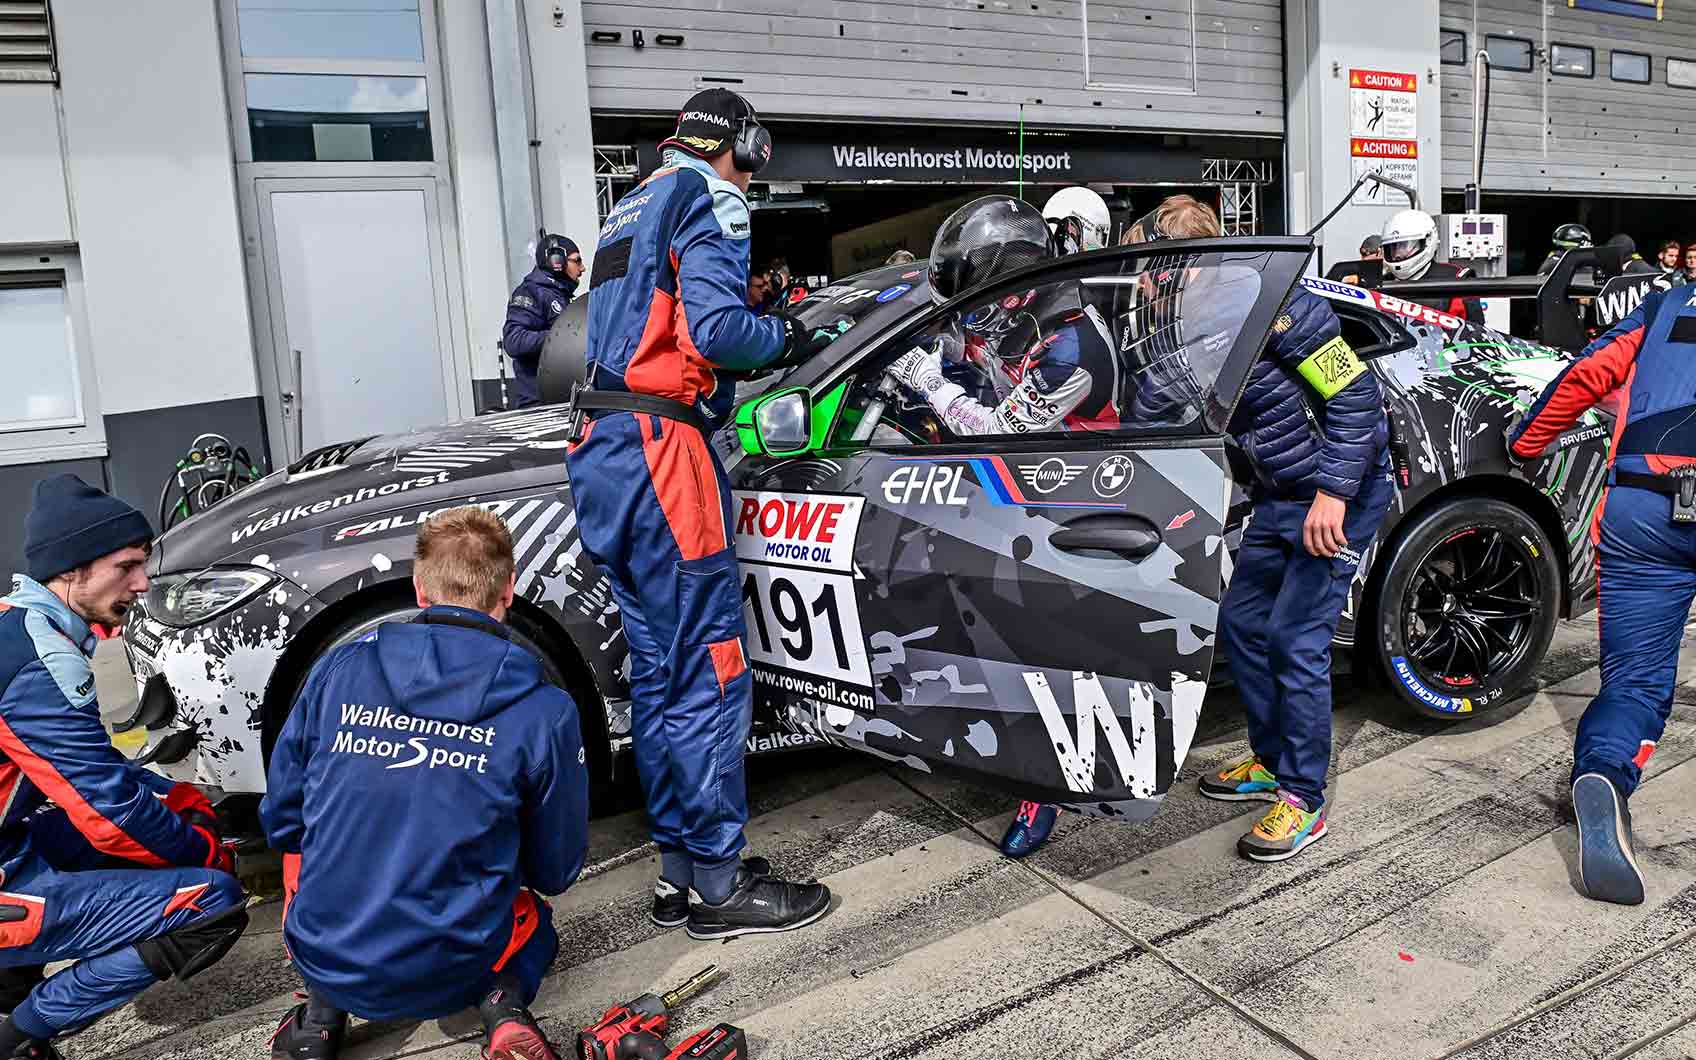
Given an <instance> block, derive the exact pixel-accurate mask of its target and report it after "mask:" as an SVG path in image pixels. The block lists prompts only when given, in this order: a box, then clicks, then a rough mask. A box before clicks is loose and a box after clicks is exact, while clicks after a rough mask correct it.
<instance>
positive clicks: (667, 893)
mask: <svg viewBox="0 0 1696 1060" xmlns="http://www.w3.org/2000/svg"><path fill="white" fill-rule="evenodd" d="M742 867H743V868H745V869H747V870H748V871H749V872H751V873H753V874H754V875H756V876H770V875H771V862H769V861H767V860H766V859H765V858H762V857H752V858H745V859H744V860H743V862H742ZM648 919H649V920H652V921H653V922H654V924H655V925H656V926H658V927H662V928H674V927H682V926H683V925H684V924H687V923H688V922H689V891H688V890H687V889H686V888H683V887H679V886H678V885H677V884H675V883H672V882H671V881H670V880H668V879H666V878H665V877H664V876H661V877H660V878H659V879H657V880H655V881H654V908H653V910H652V911H651V912H649V913H648Z"/></svg>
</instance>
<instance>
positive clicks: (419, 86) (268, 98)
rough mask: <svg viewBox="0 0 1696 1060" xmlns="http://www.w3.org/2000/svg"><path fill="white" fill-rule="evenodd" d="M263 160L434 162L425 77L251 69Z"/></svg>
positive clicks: (258, 153) (253, 120)
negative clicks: (261, 72) (255, 71)
mask: <svg viewBox="0 0 1696 1060" xmlns="http://www.w3.org/2000/svg"><path fill="white" fill-rule="evenodd" d="M245 80H246V82H247V125H248V130H249V132H251V133H252V136H253V160H254V161H255V162H428V161H430V159H431V147H430V106H429V101H428V98H427V97H426V94H425V89H424V79H423V78H422V77H364V76H353V75H344V74H248V75H247V76H246V78H245Z"/></svg>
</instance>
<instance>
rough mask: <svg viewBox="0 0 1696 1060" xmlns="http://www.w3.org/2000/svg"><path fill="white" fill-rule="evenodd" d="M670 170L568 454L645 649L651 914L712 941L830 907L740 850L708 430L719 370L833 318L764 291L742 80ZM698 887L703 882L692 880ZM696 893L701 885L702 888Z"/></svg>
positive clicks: (705, 107)
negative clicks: (653, 855) (759, 287)
mask: <svg viewBox="0 0 1696 1060" xmlns="http://www.w3.org/2000/svg"><path fill="white" fill-rule="evenodd" d="M660 147H661V149H662V150H663V151H664V156H663V158H662V159H661V163H660V166H661V168H660V169H658V170H656V171H655V172H654V174H653V175H652V176H650V177H649V178H648V179H647V180H645V181H643V182H642V183H641V184H639V185H637V186H636V188H634V189H633V190H631V192H630V193H629V194H627V195H625V197H624V198H623V199H621V200H619V203H618V205H617V206H615V207H613V209H612V212H611V213H610V214H609V215H608V216H607V222H606V224H605V225H604V226H602V228H601V237H600V243H599V244H598V245H597V247H596V249H595V272H594V276H593V278H592V279H591V281H590V289H591V290H592V291H593V292H594V293H593V295H592V298H591V301H590V303H589V342H588V347H589V348H588V361H589V367H588V372H589V378H588V381H587V382H588V385H589V386H590V387H592V388H593V389H590V390H587V391H584V392H581V393H580V394H579V395H578V397H577V399H576V408H577V409H578V410H580V411H584V412H586V413H587V414H588V416H589V417H590V419H591V421H592V422H589V423H588V424H587V428H586V429H585V430H584V431H583V433H582V435H581V439H580V440H579V441H576V442H574V444H573V445H572V448H571V449H570V450H569V451H568V452H567V454H566V466H567V469H568V471H569V474H570V479H571V490H572V496H573V499H574V501H575V503H576V506H577V526H578V531H579V533H580V534H581V536H582V540H583V543H584V545H585V547H586V548H587V549H588V551H589V555H590V557H591V558H592V559H593V560H594V561H595V564H596V565H597V566H599V567H600V568H601V569H602V570H603V571H605V572H606V575H607V579H608V581H609V583H610V584H611V586H612V592H613V597H614V599H615V600H617V602H618V607H619V611H620V613H621V614H622V615H623V620H624V633H625V636H626V638H627V639H628V640H629V644H630V691H631V699H632V714H631V724H632V731H633V737H634V743H635V753H636V765H637V772H638V773H639V775H640V776H641V779H642V789H643V792H644V794H645V795H646V797H647V804H648V822H649V827H650V828H651V829H652V832H653V837H654V843H655V845H656V846H657V847H659V850H660V879H659V880H658V881H657V883H656V884H655V891H654V908H653V913H652V917H653V920H654V922H655V923H657V924H660V925H661V926H664V927H676V926H678V925H680V924H684V923H687V924H688V930H689V934H690V935H691V936H692V937H694V938H698V939H711V938H729V937H732V936H736V935H742V934H746V933H749V932H768V931H787V930H789V929H791V928H797V927H801V926H802V925H804V924H810V923H812V922H813V921H815V920H817V919H818V918H819V917H821V916H823V915H824V914H825V913H826V912H827V911H828V910H829V909H830V891H829V890H828V889H827V888H826V887H824V886H823V885H821V884H817V883H811V884H794V883H788V882H786V881H784V880H781V879H778V878H776V877H774V876H771V875H769V874H768V869H769V866H767V865H766V864H765V862H764V860H763V859H758V858H750V859H748V862H747V863H744V862H743V861H742V860H741V857H740V852H741V850H742V848H743V846H744V843H745V841H744V838H743V835H742V829H743V826H744V825H746V824H747V821H748V788H747V779H746V777H745V775H744V773H743V769H742V758H743V754H744V752H745V750H746V744H747V739H748V732H749V728H750V727H751V725H752V723H753V684H752V681H753V678H752V675H751V674H749V673H748V665H747V660H746V658H745V656H744V654H743V650H742V635H743V633H744V628H743V619H742V593H741V581H740V579H739V577H738V574H737V568H736V553H735V551H734V550H733V549H732V548H731V541H730V534H729V530H730V484H729V481H728V480H727V479H726V478H725V474H724V468H723V466H722V465H721V464H720V463H719V458H718V455H717V454H716V453H714V451H713V449H712V447H711V446H709V445H708V444H707V437H708V434H709V433H710V431H711V430H712V428H713V426H715V425H718V424H722V423H723V422H724V420H725V419H726V417H727V416H728V415H729V412H730V407H731V404H732V402H733V400H734V390H735V388H734V385H733V384H731V383H730V382H729V381H728V380H726V379H724V378H723V377H722V376H721V375H720V370H721V369H730V370H733V371H748V370H754V369H761V368H771V367H773V366H778V365H782V364H785V363H796V362H798V360H800V359H803V358H804V357H806V356H808V355H810V354H811V353H812V352H815V350H816V349H817V348H822V346H823V344H824V343H826V342H828V341H829V340H830V339H833V338H835V337H836V335H837V333H836V332H830V333H828V334H814V335H812V336H806V335H803V334H800V333H798V332H797V328H796V325H795V323H794V321H793V319H792V318H790V317H789V316H788V315H787V308H786V307H784V306H778V307H776V308H775V309H773V310H772V312H770V313H768V314H766V315H764V316H757V315H755V313H754V311H753V310H752V309H751V308H750V307H749V305H748V289H747V277H748V234H749V214H748V200H747V197H746V191H747V187H748V181H749V179H750V178H751V177H752V176H753V174H754V173H755V172H757V171H758V170H759V169H760V167H761V166H763V165H765V163H766V162H767V161H768V160H769V159H770V158H771V135H770V134H769V133H768V132H766V130H765V129H764V128H763V127H762V126H761V125H760V124H759V121H758V120H757V119H756V118H755V115H754V108H753V107H752V106H750V105H749V103H748V101H747V100H745V99H743V98H742V97H741V96H739V95H737V94H736V93H734V92H731V91H729V90H728V89H723V88H713V89H707V90H706V91H704V92H697V93H696V94H695V95H693V96H691V97H690V98H689V102H688V103H686V104H685V105H684V107H683V110H682V111H681V112H680V113H679V114H678V116H677V131H676V133H675V134H674V135H673V136H671V137H670V138H669V139H667V140H666V141H665V142H664V143H662V144H661V145H660ZM691 892H692V893H691ZM685 895H688V897H687V898H685Z"/></svg>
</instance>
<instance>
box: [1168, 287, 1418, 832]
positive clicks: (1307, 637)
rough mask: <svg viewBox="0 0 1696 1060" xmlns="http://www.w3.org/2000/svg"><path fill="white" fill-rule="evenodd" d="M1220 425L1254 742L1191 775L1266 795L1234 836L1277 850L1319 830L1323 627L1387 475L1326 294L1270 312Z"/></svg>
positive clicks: (1234, 795) (1230, 789) (1222, 793)
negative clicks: (1237, 537) (1236, 530)
mask: <svg viewBox="0 0 1696 1060" xmlns="http://www.w3.org/2000/svg"><path fill="white" fill-rule="evenodd" d="M1386 257H1387V255H1386ZM1230 433H1231V435H1232V437H1233V439H1234V441H1235V443H1236V445H1237V447H1238V448H1239V449H1240V450H1241V451H1242V453H1243V454H1244V455H1246V457H1247V461H1248V464H1249V466H1250V467H1251V468H1252V475H1253V481H1252V482H1251V483H1249V484H1248V487H1249V492H1250V494H1251V495H1252V496H1253V497H1254V511H1253V513H1252V515H1251V516H1250V519H1249V523H1248V526H1247V528H1246V529H1245V530H1244V531H1243V538H1242V545H1241V547H1240V548H1239V549H1238V551H1237V557H1236V568H1235V571H1234V573H1233V574H1232V576H1231V584H1230V587H1229V589H1228V590H1227V592H1226V594H1225V598H1224V600H1223V602H1222V603H1221V605H1220V614H1219V645H1220V648H1221V649H1222V650H1223V651H1224V652H1225V656H1226V660H1227V662H1228V663H1229V664H1230V667H1231V674H1232V676H1233V677H1234V678H1235V680H1236V682H1237V689H1238V691H1239V692H1240V693H1241V695H1242V700H1243V708H1244V711H1245V713H1246V714H1247V715H1248V731H1249V747H1250V751H1251V753H1250V754H1249V755H1248V756H1247V757H1246V758H1244V759H1242V760H1241V761H1238V762H1235V763H1232V764H1231V765H1228V766H1226V767H1225V768H1224V769H1221V770H1219V771H1218V772H1216V773H1211V774H1208V775H1206V776H1203V777H1202V778H1201V783H1200V786H1201V793H1202V794H1203V795H1206V796H1207V797H1209V798H1213V799H1221V800H1226V801H1243V800H1266V801H1270V802H1271V803H1272V808H1271V809H1270V810H1269V811H1267V813H1266V814H1265V816H1263V817H1262V818H1261V819H1260V820H1259V822H1258V823H1256V824H1255V826H1254V827H1253V829H1251V830H1250V831H1249V833H1248V834H1247V835H1245V836H1243V837H1242V838H1241V839H1240V840H1238V841H1237V850H1238V852H1239V853H1241V854H1242V855H1243V856H1244V857H1246V858H1249V859H1251V860H1254V861H1283V860H1285V859H1287V858H1291V857H1294V856H1295V855H1296V854H1298V853H1299V852H1301V851H1302V850H1304V849H1306V848H1307V846H1308V845H1309V844H1311V843H1313V842H1314V841H1316V840H1318V839H1320V838H1321V837H1323V836H1324V835H1325V830H1326V810H1325V771H1326V768H1327V767H1328V766H1329V764H1330V761H1331V638H1332V637H1333V636H1335V635H1336V632H1337V623H1338V621H1339V619H1340V618H1341V615H1342V608H1343V605H1344V603H1346V602H1347V600H1348V593H1349V586H1350V584H1351V583H1352V582H1353V581H1354V577H1355V573H1356V571H1357V570H1358V569H1359V566H1360V559H1361V556H1362V554H1363V553H1365V551H1366V550H1367V548H1368V547H1369V546H1370V545H1371V543H1372V539H1373V537H1374V536H1375V535H1376V534H1377V532H1378V527H1379V525H1380V524H1382V522H1383V521H1384V514H1385V512H1387V511H1388V510H1389V506H1390V500H1391V496H1392V492H1393V489H1394V487H1393V485H1392V483H1391V480H1390V474H1389V452H1388V447H1387V441H1388V436H1389V427H1388V423H1387V421H1386V419H1385V414H1384V407H1383V395H1382V392H1381V391H1380V388H1379V386H1378V380H1377V377H1376V376H1374V375H1373V374H1372V371H1371V370H1370V369H1368V368H1367V367H1366V366H1365V365H1364V364H1362V363H1361V361H1360V360H1359V359H1358V358H1357V357H1356V356H1355V355H1354V351H1353V350H1352V349H1350V348H1349V345H1348V343H1346V342H1344V341H1343V339H1342V335H1341V326H1340V325H1339V323H1338V321H1337V315H1336V314H1335V313H1334V312H1332V311H1331V307H1330V305H1329V304H1328V303H1326V302H1325V300H1324V299H1322V298H1319V297H1318V296H1316V295H1313V294H1311V293H1309V292H1308V291H1307V290H1305V289H1304V288H1299V287H1298V288H1297V289H1296V293H1295V294H1294V295H1293V296H1292V297H1291V298H1290V300H1289V301H1288V302H1287V303H1286V304H1285V306H1284V308H1283V311H1282V312H1281V313H1280V314H1279V315H1278V316H1277V317H1276V318H1275V319H1274V321H1273V324H1272V334H1271V337H1270V339H1269V341H1268V343H1267V348H1266V352H1265V353H1264V354H1263V355H1262V356H1261V359H1260V360H1259V361H1258V362H1256V363H1255V365H1254V367H1253V368H1252V369H1251V370H1250V372H1249V379H1248V385H1247V387H1246V388H1245V390H1244V393H1243V397H1242V400H1241V402H1240V403H1239V404H1238V406H1237V411H1236V413H1235V414H1234V416H1233V418H1232V420H1231V423H1230Z"/></svg>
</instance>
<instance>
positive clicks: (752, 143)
mask: <svg viewBox="0 0 1696 1060" xmlns="http://www.w3.org/2000/svg"><path fill="white" fill-rule="evenodd" d="M737 98H738V99H742V97H741V96H738V97H737ZM742 105H743V106H744V107H747V108H748V114H747V116H746V117H744V118H743V119H742V125H741V127H740V128H739V129H737V130H736V138H735V139H734V140H732V141H731V144H730V164H731V165H733V166H735V167H736V170H737V172H739V173H758V172H759V171H760V170H762V169H764V168H765V164H766V163H767V162H770V161H771V133H769V132H767V131H766V127H765V126H764V125H761V124H760V122H759V119H758V118H756V117H755V116H754V107H753V105H752V104H750V103H749V102H748V101H747V100H746V99H742Z"/></svg>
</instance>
